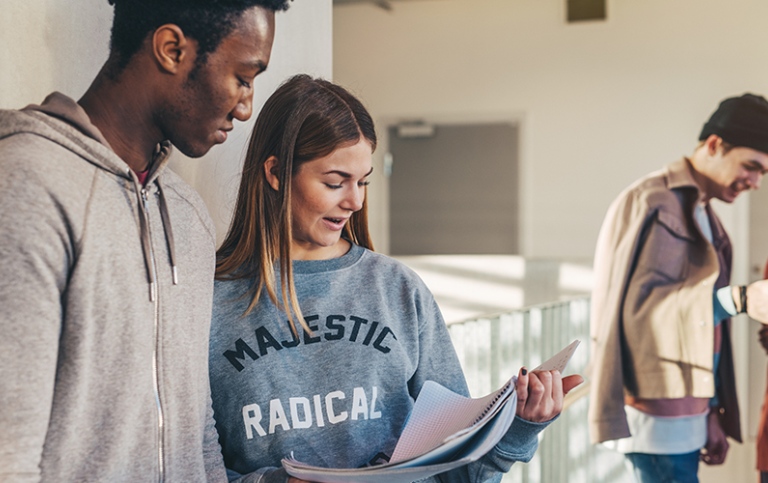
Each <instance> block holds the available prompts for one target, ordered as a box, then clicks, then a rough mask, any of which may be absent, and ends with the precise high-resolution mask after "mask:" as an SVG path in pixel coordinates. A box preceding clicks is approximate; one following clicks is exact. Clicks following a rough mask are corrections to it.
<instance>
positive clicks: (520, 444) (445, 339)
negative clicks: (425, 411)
mask: <svg viewBox="0 0 768 483" xmlns="http://www.w3.org/2000/svg"><path fill="white" fill-rule="evenodd" d="M422 296H423V299H424V300H423V304H422V309H421V310H422V312H421V317H420V318H421V319H422V320H421V323H422V324H423V326H422V329H421V334H420V346H419V370H418V371H417V376H416V377H415V378H414V379H415V380H416V382H417V383H418V384H416V386H418V389H420V388H421V385H423V383H424V382H425V381H427V380H434V381H437V382H439V383H440V384H443V385H444V386H445V387H447V388H449V389H451V390H453V391H455V392H457V393H459V394H462V395H469V390H468V389H467V384H466V380H465V378H464V373H463V371H462V369H461V365H460V364H459V360H458V357H457V356H456V352H455V350H454V348H453V343H452V342H451V339H450V335H449V333H448V328H447V326H446V324H445V321H444V320H443V317H442V314H441V313H440V310H439V308H438V307H437V303H436V302H435V301H434V299H433V297H432V296H431V294H422ZM412 390H413V388H412ZM417 395H418V392H416V393H414V399H415V397H416V396H417ZM551 422H552V421H548V422H545V423H533V422H529V421H526V420H524V419H520V418H516V419H515V420H514V422H513V423H512V426H510V429H509V431H507V434H506V435H504V438H502V440H501V441H500V442H499V443H498V444H497V445H496V446H495V447H494V448H493V449H492V450H491V451H490V452H489V453H488V454H486V455H485V456H483V457H482V458H480V459H479V460H477V461H475V462H473V463H470V464H468V465H465V466H462V467H460V468H456V469H454V470H451V471H448V472H446V473H442V474H440V475H436V476H434V477H432V478H430V479H427V480H425V481H430V480H431V481H434V482H440V483H482V482H488V481H500V480H501V476H502V474H503V473H506V472H508V471H509V469H510V468H511V467H512V465H513V464H514V463H515V462H517V461H524V462H527V461H530V460H531V458H532V457H533V454H534V453H535V451H536V448H537V447H538V433H539V432H541V431H542V430H543V429H544V428H546V427H547V426H548V425H549V424H550V423H551Z"/></svg>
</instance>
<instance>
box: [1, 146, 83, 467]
mask: <svg viewBox="0 0 768 483" xmlns="http://www.w3.org/2000/svg"><path fill="white" fill-rule="evenodd" d="M17 137H20V136H17ZM9 143H10V141H7V140H6V141H4V142H3V144H5V146H2V145H0V173H2V175H1V176H0V227H2V229H0V333H1V334H2V337H0V407H2V411H0V428H2V431H0V480H2V481H13V482H26V481H39V480H40V477H41V475H40V471H41V470H40V462H41V455H42V449H43V444H44V442H45V438H46V433H47V429H48V422H49V418H50V414H51V408H52V401H53V390H54V381H55V378H56V367H57V357H58V353H59V334H60V331H61V323H62V309H61V300H62V298H63V297H65V296H66V283H67V279H68V274H69V272H70V269H71V266H72V263H73V260H74V252H75V248H74V247H75V246H76V240H74V237H75V232H76V229H75V228H73V226H72V225H71V224H70V223H69V222H68V211H67V209H65V208H64V207H63V206H61V204H60V203H59V201H58V199H57V197H56V195H55V194H54V193H52V192H51V190H49V189H48V188H47V187H46V180H45V179H43V178H44V177H43V176H41V174H40V171H39V170H36V169H34V165H33V163H32V162H33V160H31V159H29V156H28V155H27V156H25V155H24V151H23V149H22V148H21V147H18V148H16V149H14V147H13V146H10V147H9V146H8V144H9ZM16 144H21V143H16Z"/></svg>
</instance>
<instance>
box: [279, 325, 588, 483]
mask: <svg viewBox="0 0 768 483" xmlns="http://www.w3.org/2000/svg"><path fill="white" fill-rule="evenodd" d="M578 344H579V341H578V340H576V341H574V342H572V343H571V344H570V345H568V346H567V347H566V348H565V349H563V350H562V351H560V352H559V353H558V354H557V355H555V356H554V357H552V358H551V359H549V360H548V361H546V362H545V363H544V364H542V365H541V366H539V367H537V368H536V369H534V370H554V369H557V370H559V371H561V372H562V371H563V370H564V369H565V366H566V364H567V363H568V361H569V360H570V358H571V356H572V355H573V352H574V351H575V350H576V347H577V346H578ZM516 381H517V378H516V377H512V378H511V379H509V380H508V381H507V382H506V383H505V384H504V385H503V386H502V387H501V388H499V389H498V390H497V391H495V392H493V393H491V394H488V395H487V396H485V397H482V398H477V399H472V398H468V397H464V396H461V395H459V394H456V393H455V392H453V391H451V390H450V389H447V388H445V387H443V386H442V385H440V384H438V383H436V382H433V381H427V382H426V383H424V386H423V387H422V388H421V392H420V393H419V396H418V398H417V399H416V402H415V403H414V405H413V409H412V410H411V414H410V416H409V417H408V421H407V422H406V424H405V428H403V432H402V434H401V435H400V438H399V439H398V441H397V445H396V446H395V450H394V452H393V453H392V458H391V460H390V462H389V463H386V464H383V465H378V466H367V467H364V468H322V467H317V466H311V465H307V464H305V463H301V462H300V461H297V460H295V459H294V458H293V457H291V458H285V459H283V461H282V462H283V466H284V467H285V469H286V471H287V472H288V474H290V475H291V476H294V477H296V478H301V479H304V480H307V481H316V482H321V483H400V482H403V483H408V482H412V481H414V480H418V479H421V478H427V477H429V476H433V475H436V474H439V473H443V472H445V471H448V470H451V469H454V468H458V467H459V466H463V465H466V464H468V463H471V462H473V461H476V460H478V459H480V458H481V457H483V456H484V455H485V454H486V453H488V452H489V451H490V450H491V449H493V447H494V446H496V444H498V442H499V441H501V438H502V437H504V435H505V434H506V433H507V431H508V430H509V427H510V426H511V425H512V421H513V420H514V419H515V412H516V409H517V393H516V392H515V383H516Z"/></svg>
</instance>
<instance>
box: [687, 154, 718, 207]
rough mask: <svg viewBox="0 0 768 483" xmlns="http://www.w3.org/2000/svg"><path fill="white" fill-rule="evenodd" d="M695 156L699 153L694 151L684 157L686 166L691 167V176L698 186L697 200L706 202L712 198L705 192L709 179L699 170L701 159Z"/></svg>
mask: <svg viewBox="0 0 768 483" xmlns="http://www.w3.org/2000/svg"><path fill="white" fill-rule="evenodd" d="M697 156H699V153H698V152H695V153H694V154H693V156H691V157H690V158H686V159H687V161H688V166H689V167H690V169H691V176H692V177H693V180H694V181H695V182H696V186H698V187H699V202H701V203H708V202H709V200H711V199H712V195H711V194H709V193H708V192H707V191H708V187H709V184H710V180H709V178H708V177H707V176H706V175H705V174H704V173H703V172H702V170H701V163H702V160H701V159H700V158H698V157H697Z"/></svg>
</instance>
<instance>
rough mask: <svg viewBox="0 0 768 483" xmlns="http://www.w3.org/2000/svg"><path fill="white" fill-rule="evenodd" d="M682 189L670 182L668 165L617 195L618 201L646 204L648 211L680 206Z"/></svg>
mask: <svg viewBox="0 0 768 483" xmlns="http://www.w3.org/2000/svg"><path fill="white" fill-rule="evenodd" d="M680 199H681V190H680V189H678V188H673V187H671V186H670V183H669V170H668V168H667V167H664V168H662V169H659V170H656V171H653V172H651V173H649V174H647V175H645V176H643V177H642V178H640V179H638V180H637V181H635V182H634V183H632V184H631V185H629V186H628V187H627V188H625V189H624V191H622V192H621V194H619V196H618V197H617V200H616V201H617V202H622V201H623V202H631V203H634V204H638V205H641V206H644V207H645V208H646V209H647V210H648V211H654V210H657V209H663V208H670V207H678V206H679V205H680Z"/></svg>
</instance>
